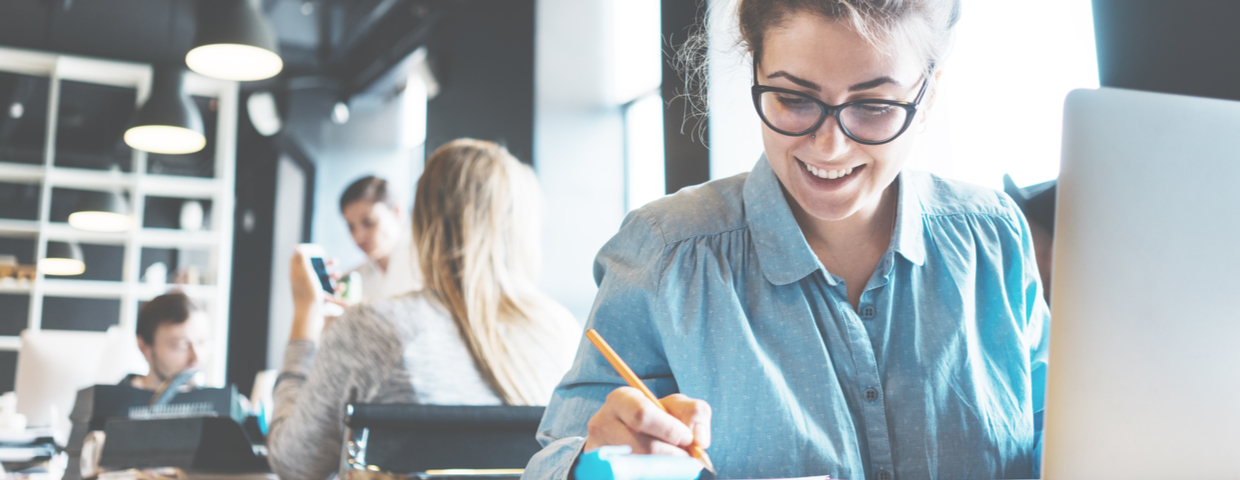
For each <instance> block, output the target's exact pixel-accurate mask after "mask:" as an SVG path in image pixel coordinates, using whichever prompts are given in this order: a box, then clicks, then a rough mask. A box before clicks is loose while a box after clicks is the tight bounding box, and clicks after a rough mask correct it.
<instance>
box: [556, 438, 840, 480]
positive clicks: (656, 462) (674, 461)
mask: <svg viewBox="0 0 1240 480" xmlns="http://www.w3.org/2000/svg"><path fill="white" fill-rule="evenodd" d="M573 474H574V476H576V478H577V480H697V478H698V477H700V476H701V475H702V462H699V461H698V460H697V459H695V458H691V457H672V456H667V455H633V454H632V449H631V448H629V447H628V446H616V447H602V448H599V449H598V450H594V451H592V452H588V453H585V454H583V455H582V456H581V459H580V460H578V461H577V467H576V469H574V470H573ZM829 479H831V477H830V476H827V475H821V476H813V477H798V478H780V479H774V478H772V479H762V480H829Z"/></svg>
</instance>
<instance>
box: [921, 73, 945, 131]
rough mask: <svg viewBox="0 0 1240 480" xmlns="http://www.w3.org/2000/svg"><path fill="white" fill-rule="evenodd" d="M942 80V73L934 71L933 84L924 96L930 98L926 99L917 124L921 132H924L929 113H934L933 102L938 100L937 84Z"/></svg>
mask: <svg viewBox="0 0 1240 480" xmlns="http://www.w3.org/2000/svg"><path fill="white" fill-rule="evenodd" d="M942 79H943V71H942V70H935V71H934V83H933V84H931V85H930V91H929V92H926V94H927V95H929V96H930V98H927V99H926V100H925V102H924V104H925V106H926V107H925V108H923V109H922V111H921V119H920V120H918V123H919V124H920V125H921V128H922V130H925V128H926V123H927V121H928V120H929V117H930V112H932V111H934V103H935V100H938V99H939V85H940V84H939V82H940V81H941V80H942Z"/></svg>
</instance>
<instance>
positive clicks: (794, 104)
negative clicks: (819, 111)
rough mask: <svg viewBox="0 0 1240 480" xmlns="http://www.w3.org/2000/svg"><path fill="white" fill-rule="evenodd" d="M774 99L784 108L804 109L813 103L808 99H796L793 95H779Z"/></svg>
mask: <svg viewBox="0 0 1240 480" xmlns="http://www.w3.org/2000/svg"><path fill="white" fill-rule="evenodd" d="M775 98H776V99H777V100H779V104H780V105H782V106H784V107H785V108H805V107H808V106H809V105H810V104H812V103H813V102H810V101H809V100H808V99H805V98H801V97H797V96H794V95H780V96H778V97H775Z"/></svg>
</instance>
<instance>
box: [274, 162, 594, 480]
mask: <svg viewBox="0 0 1240 480" xmlns="http://www.w3.org/2000/svg"><path fill="white" fill-rule="evenodd" d="M416 197H417V198H416V200H417V201H416V202H415V204H414V210H413V229H412V230H413V231H412V238H413V240H414V242H413V244H414V245H415V247H416V251H417V254H418V259H419V264H420V265H421V267H422V274H423V277H424V278H425V279H426V282H425V283H426V286H425V288H424V289H422V290H419V291H414V292H407V293H404V294H401V295H396V296H392V297H385V298H380V299H375V300H367V301H365V302H362V303H361V304H359V305H355V306H352V307H349V309H348V310H346V311H345V313H344V315H343V316H342V317H340V318H339V319H337V320H335V321H334V322H333V323H332V324H331V326H330V327H328V328H326V329H324V327H323V325H324V322H325V319H324V315H323V305H324V298H325V297H327V296H328V294H327V293H326V292H325V291H324V288H323V287H322V285H321V282H320V280H318V279H316V278H315V273H314V271H313V270H312V269H311V268H309V266H310V265H309V264H310V262H309V261H308V260H307V258H306V257H305V254H304V253H303V252H302V251H300V250H299V251H298V252H297V253H296V254H295V255H294V256H293V259H292V265H291V270H290V274H289V277H290V280H291V284H292V289H293V297H294V301H293V303H294V311H295V313H294V318H293V328H292V332H291V334H290V337H289V344H288V348H287V349H286V350H285V356H284V367H283V369H282V370H281V373H280V376H279V378H278V380H277V383H276V388H275V397H274V398H275V412H274V415H273V416H272V420H271V426H270V430H269V433H268V436H267V447H268V459H269V460H270V462H271V467H272V470H273V471H274V472H275V473H276V474H277V475H279V477H280V478H281V479H284V480H303V479H304V480H321V479H324V478H327V477H328V476H329V475H331V473H332V472H334V471H335V470H336V469H337V467H338V466H339V462H340V451H341V443H342V438H343V435H344V424H343V422H342V421H341V415H342V412H344V406H345V403H346V402H349V401H354V402H359V403H423V404H435V405H545V404H546V403H547V401H548V400H549V399H550V398H551V390H552V389H553V388H554V387H555V384H556V382H558V381H559V379H560V378H561V377H562V376H563V374H564V372H565V371H566V370H567V369H568V365H569V363H570V362H571V361H572V356H573V352H574V351H575V350H576V345H577V343H576V341H577V338H578V333H579V332H580V331H581V327H580V325H579V324H578V323H577V321H576V319H574V318H573V317H572V315H571V314H570V313H569V312H568V310H566V309H565V308H564V307H563V306H561V305H560V304H558V303H556V302H555V301H554V300H552V299H551V298H550V297H548V296H547V295H546V294H544V293H542V292H541V291H539V290H538V287H537V275H536V272H537V267H538V265H539V256H540V255H539V253H540V252H539V241H538V237H539V229H540V219H539V214H540V211H541V202H540V196H539V193H538V184H537V180H536V178H535V176H534V172H533V170H532V169H531V168H530V167H529V166H527V165H525V164H522V163H521V162H519V161H517V159H516V158H513V156H512V155H510V154H509V153H508V152H507V150H505V149H504V148H503V147H501V146H499V145H498V144H495V143H493V142H485V141H479V140H468V139H462V140H456V141H453V142H450V143H448V144H447V145H444V146H443V147H440V148H439V149H438V150H436V151H435V152H434V153H432V154H431V155H430V157H429V158H428V159H427V161H426V169H425V171H424V172H423V173H422V177H421V179H419V180H418V188H417V194H416Z"/></svg>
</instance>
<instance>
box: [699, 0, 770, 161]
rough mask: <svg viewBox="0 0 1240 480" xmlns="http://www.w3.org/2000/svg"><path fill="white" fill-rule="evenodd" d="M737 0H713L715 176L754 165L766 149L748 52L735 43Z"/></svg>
mask: <svg viewBox="0 0 1240 480" xmlns="http://www.w3.org/2000/svg"><path fill="white" fill-rule="evenodd" d="M733 8H735V1H734V0H709V2H708V3H707V11H706V12H707V13H706V16H707V22H708V26H709V32H708V37H707V38H709V39H710V46H709V51H708V52H707V62H708V65H709V71H710V73H709V75H710V93H709V95H710V144H709V145H710V178H711V179H716V178H724V177H730V176H732V175H736V174H738V173H743V172H748V171H750V170H753V166H754V164H755V163H757V162H758V157H759V156H760V155H762V151H763V149H762V120H761V119H759V118H758V113H757V112H756V111H755V110H754V108H753V100H752V99H751V98H752V97H751V96H750V94H749V87H750V86H751V85H753V80H752V78H753V74H752V71H751V70H750V68H752V66H751V64H750V62H749V55H748V54H747V53H745V51H744V49H743V48H740V47H738V46H737V45H736V42H737V38H738V36H739V35H738V33H737V30H736V15H735V14H734V13H733Z"/></svg>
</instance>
